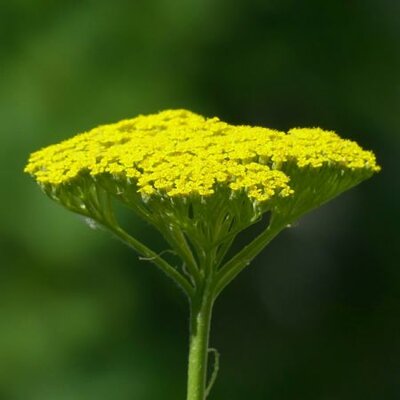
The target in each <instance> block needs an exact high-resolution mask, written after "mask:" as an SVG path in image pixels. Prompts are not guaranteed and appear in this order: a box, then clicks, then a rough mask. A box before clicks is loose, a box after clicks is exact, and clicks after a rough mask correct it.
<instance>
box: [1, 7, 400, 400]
mask: <svg viewBox="0 0 400 400" xmlns="http://www.w3.org/2000/svg"><path fill="white" fill-rule="evenodd" d="M399 16H400V2H398V1H394V0H379V1H378V0H376V1H373V0H358V1H357V0H348V1H338V0H332V1H331V0H327V1H320V0H310V1H308V0H306V1H295V0H246V1H245V0H242V1H233V0H186V1H176V0H151V1H150V0H148V1H132V0H131V1H128V0H126V1H124V0H114V1H106V0H96V1H94V0H93V1H92V0H85V1H79V2H78V1H66V0H64V1H50V0H14V1H10V2H2V5H1V7H0V32H1V34H0V38H1V39H0V55H1V58H0V62H1V64H0V71H1V74H0V123H1V125H0V126H1V146H0V151H1V158H0V162H1V167H0V177H1V204H0V205H1V207H0V218H1V224H0V243H1V259H0V263H1V266H0V399H2V400H3V399H4V400H110V399H113V400H128V399H130V400H131V399H135V400H142V399H143V400H148V399H149V400H154V399H164V400H168V399H171V400H179V399H184V397H185V380H186V375H185V374H186V355H187V354H186V353H187V324H188V314H187V304H186V301H185V299H184V298H183V296H182V295H181V293H180V292H179V290H178V289H177V288H176V287H175V286H174V285H173V284H172V283H171V282H169V281H168V280H167V278H166V277H165V276H163V275H162V274H161V273H160V272H159V271H158V270H156V268H155V267H154V266H152V265H151V264H146V263H144V262H139V261H138V259H137V257H136V256H135V255H134V254H133V253H131V251H130V250H129V249H127V248H125V247H124V246H123V245H122V244H120V243H119V242H117V241H116V240H114V239H111V238H110V237H109V235H107V234H106V233H104V232H102V231H95V230H91V229H90V228H89V227H88V226H86V225H85V223H84V222H83V221H82V220H80V219H79V218H78V217H76V216H75V215H73V214H71V213H68V212H66V211H65V210H63V209H62V208H61V207H59V206H58V205H56V204H53V203H52V202H51V201H50V200H48V199H47V198H46V197H45V196H44V195H43V194H42V193H41V192H40V190H39V189H38V187H36V185H35V184H34V182H33V181H32V180H31V179H30V178H29V177H28V176H25V175H24V174H23V173H22V169H23V167H24V164H25V162H26V159H27V156H28V154H29V153H30V152H31V151H33V150H37V149H38V148H40V147H43V146H45V145H48V144H51V143H55V142H58V141H60V140H62V139H66V138H68V137H70V136H72V135H73V134H75V133H77V132H80V131H83V130H86V129H89V128H91V127H93V126H96V125H98V124H102V123H108V122H114V121H117V120H119V119H122V118H127V117H133V116H136V115H137V114H139V113H152V112H157V111H159V110H162V109H165V108H188V109H191V110H193V111H195V112H198V113H201V114H204V115H207V116H215V115H217V116H219V117H221V118H222V119H225V120H226V121H228V122H231V123H241V124H259V125H264V126H268V127H272V128H276V129H280V130H286V129H288V128H290V127H294V126H321V127H323V128H325V129H332V130H336V131H337V132H339V133H340V134H341V135H342V136H344V137H347V138H351V139H355V140H357V141H358V142H359V143H360V144H361V145H363V146H364V147H366V148H371V149H374V150H375V151H376V153H377V156H378V159H379V161H380V163H381V164H382V166H383V171H382V173H380V174H379V176H376V177H374V178H373V179H371V180H369V181H367V182H365V183H363V184H362V185H360V186H359V187H357V188H355V189H353V190H351V191H350V192H348V193H346V194H344V195H342V196H341V197H339V198H338V199H336V200H334V201H332V202H331V203H330V204H328V205H325V206H324V207H322V208H321V209H319V210H317V211H315V212H313V213H311V214H310V215H308V216H307V217H305V218H303V219H302V220H301V221H300V222H299V223H298V224H297V225H296V226H295V227H293V228H292V229H288V230H287V231H286V232H284V233H283V234H281V235H280V236H279V237H278V238H277V239H275V241H274V242H273V243H272V244H271V245H270V246H269V248H268V249H267V250H266V251H264V253H263V254H262V255H261V256H260V257H258V258H257V259H256V261H255V262H254V263H253V264H252V266H251V267H250V268H248V270H247V271H245V272H244V273H242V275H241V276H240V278H239V279H237V280H236V281H235V282H234V283H233V284H232V285H231V286H230V287H229V288H228V289H227V290H226V291H225V293H224V294H223V296H222V297H221V298H220V299H219V300H218V302H217V304H216V309H215V314H214V321H213V322H214V323H213V329H212V339H211V344H212V345H213V346H215V347H217V348H218V349H219V350H220V352H221V353H222V360H221V371H220V375H219V377H218V381H217V384H216V386H215V388H214V390H213V392H212V394H211V396H210V399H219V400H223V399H229V400H239V399H246V398H251V399H254V400H262V399H279V400H286V399H296V400H302V399H304V400H305V399H307V400H358V399H360V400H378V399H379V400H380V399H385V400H392V399H393V400H395V399H399V398H400V269H399V264H400V263H399V259H400V257H399V256H400V254H399V247H400V245H399V226H400V220H399V205H400V199H399V194H400V190H399V181H400V180H399V172H400V171H399V156H400V151H399V146H400V141H399V132H400V73H399V72H400V17H399ZM131 223H132V225H133V226H134V230H135V232H136V235H137V236H139V237H141V238H142V240H144V241H147V242H149V241H150V242H153V243H155V246H162V244H161V242H159V241H158V239H156V238H157V235H154V233H153V232H152V231H151V230H150V229H149V227H148V226H146V225H144V224H142V223H141V222H140V221H138V220H134V219H132V221H131Z"/></svg>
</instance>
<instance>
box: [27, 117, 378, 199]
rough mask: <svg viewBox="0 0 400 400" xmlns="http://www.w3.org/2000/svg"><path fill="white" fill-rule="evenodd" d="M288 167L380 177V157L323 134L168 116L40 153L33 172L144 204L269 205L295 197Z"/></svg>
mask: <svg viewBox="0 0 400 400" xmlns="http://www.w3.org/2000/svg"><path fill="white" fill-rule="evenodd" d="M287 164H291V165H295V166H297V167H298V168H300V169H301V168H307V167H308V168H311V169H320V168H322V167H324V166H328V167H330V166H331V167H333V168H334V169H340V170H342V171H345V170H351V171H353V172H354V171H357V170H362V171H364V172H370V173H371V174H372V173H373V172H377V171H378V170H379V166H378V165H377V164H376V160H375V156H374V154H373V153H372V152H370V151H365V150H363V149H362V148H361V147H360V146H359V145H358V144H357V143H355V142H352V141H350V140H345V139H341V138H340V137H339V136H338V135H337V134H335V133H334V132H330V131H324V130H322V129H320V128H302V129H299V128H296V129H292V130H290V131H289V132H288V133H284V132H279V131H276V130H272V129H267V128H261V127H251V126H235V125H230V124H227V123H225V122H223V121H220V120H219V119H218V118H208V119H207V118H204V117H202V116H200V115H197V114H194V113H192V112H190V111H186V110H167V111H163V112H160V113H158V114H153V115H148V116H139V117H136V118H133V119H128V120H123V121H120V122H118V123H115V124H110V125H103V126H99V127H97V128H95V129H92V130H90V131H88V132H85V133H82V134H79V135H77V136H75V137H73V138H72V139H69V140H66V141H63V142H61V143H59V144H56V145H52V146H49V147H46V148H44V149H42V150H39V151H37V152H35V153H33V154H32V155H31V157H30V159H29V163H28V165H27V167H26V168H25V171H26V172H28V173H30V174H31V175H32V176H33V177H34V178H35V179H36V180H37V182H38V183H40V184H43V185H51V186H55V187H57V186H59V185H63V184H66V183H73V181H74V179H76V178H77V177H78V176H80V175H82V174H89V175H90V176H91V177H93V178H96V177H97V176H99V175H104V174H109V175H111V176H115V177H117V178H118V179H121V178H122V179H126V180H127V181H128V183H129V182H132V183H135V184H136V185H137V188H138V192H140V193H141V194H142V196H143V197H149V196H157V195H158V196H168V197H176V196H179V197H182V196H183V197H184V196H190V195H192V194H194V195H196V194H198V195H201V196H210V195H212V194H213V193H214V192H215V190H216V187H217V186H218V185H220V186H226V187H228V188H230V189H231V191H233V192H235V191H245V192H246V193H247V195H248V197H249V198H250V199H254V200H257V201H258V202H263V201H267V200H269V199H271V198H273V197H289V196H291V195H292V194H293V187H291V185H290V176H288V174H287V172H286V168H285V166H286V165H287Z"/></svg>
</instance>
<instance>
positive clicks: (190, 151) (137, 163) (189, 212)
mask: <svg viewBox="0 0 400 400" xmlns="http://www.w3.org/2000/svg"><path fill="white" fill-rule="evenodd" d="M379 170H380V167H379V166H378V165H377V163H376V159H375V156H374V154H373V153H372V152H371V151H366V150H363V149H362V148H361V147H360V146H359V145H358V144H357V143H355V142H353V141H350V140H346V139H342V138H340V137H339V136H338V135H337V134H336V133H334V132H331V131H325V130H322V129H320V128H294V129H291V130H289V132H288V133H284V132H280V131H276V130H273V129H268V128H262V127H252V126H237V125H230V124H228V123H226V122H223V121H221V120H219V119H218V118H204V117H202V116H200V115H197V114H194V113H192V112H190V111H186V110H167V111H163V112H160V113H158V114H153V115H147V116H138V117H136V118H133V119H127V120H123V121H120V122H118V123H115V124H110V125H102V126H99V127H97V128H95V129H92V130H90V131H88V132H84V133H81V134H79V135H77V136H75V137H73V138H72V139H69V140H66V141H64V142H61V143H59V144H55V145H52V146H49V147H46V148H44V149H42V150H39V151H37V152H35V153H33V154H32V155H31V156H30V159H29V162H28V164H27V166H26V168H25V172H27V173H29V174H31V175H32V176H33V178H34V179H35V180H36V181H37V182H38V184H39V185H40V186H41V187H42V189H43V190H44V191H45V193H46V194H48V195H49V196H50V197H51V198H52V199H53V200H56V201H57V202H59V203H61V204H62V205H63V206H65V207H66V208H68V209H69V210H71V211H73V212H75V213H78V214H81V215H83V216H85V217H86V218H89V219H90V220H92V221H94V222H96V223H98V224H100V225H102V226H104V227H105V228H107V229H109V230H110V231H111V232H113V233H114V234H115V235H117V236H118V237H119V238H120V239H121V240H123V241H124V242H126V243H127V244H128V245H130V246H131V247H133V248H134V249H135V250H136V251H137V252H139V253H140V254H141V255H143V256H145V257H147V258H148V259H149V260H151V261H153V262H154V263H155V264H156V265H158V266H159V267H160V268H161V269H162V270H163V271H164V272H165V273H166V274H167V275H169V276H170V277H171V278H172V279H174V280H175V281H176V282H177V283H178V284H179V285H180V286H181V288H182V289H183V290H184V292H185V293H186V294H187V295H188V297H189V299H190V301H191V311H192V336H191V347H190V357H189V359H190V362H189V382H188V399H190V400H203V399H204V397H205V392H206V385H205V381H206V378H205V371H206V364H207V362H206V361H207V352H208V331H209V320H210V316H211V309H212V304H213V302H214V300H215V299H216V297H217V296H218V294H219V293H220V292H221V291H222V290H223V288H224V287H225V286H226V285H227V284H228V283H229V282H230V281H231V280H232V279H233V278H234V277H235V276H236V275H237V274H238V273H239V272H240V271H241V270H242V269H243V268H245V267H246V266H247V265H248V264H249V262H250V261H251V260H252V259H253V258H254V257H255V256H256V255H257V254H258V253H259V252H260V251H261V250H262V249H263V248H264V247H265V246H266V244H267V243H268V242H269V241H270V240H271V239H272V238H273V237H275V236H276V235H277V234H278V233H279V232H280V231H281V230H282V229H284V228H285V227H286V226H288V224H290V223H291V222H293V221H294V220H296V219H298V218H299V217H300V216H301V215H303V214H304V213H306V212H308V211H310V210H311V209H313V208H315V207H317V206H319V205H321V204H323V203H325V202H326V201H328V200H330V199H332V198H333V197H335V196H337V195H338V194H340V193H341V192H343V191H345V190H347V189H349V188H351V187H352V186H355V185H357V184H358V183H360V182H361V181H363V180H365V179H367V178H369V177H371V176H372V175H373V174H374V173H376V172H378V171H379ZM114 200H119V201H121V202H122V203H124V204H125V205H127V206H128V207H130V208H131V209H132V210H133V211H134V212H136V213H137V214H138V215H139V216H140V217H142V218H143V219H144V220H146V221H147V222H150V223H151V224H152V225H153V226H154V227H155V228H156V229H158V230H159V231H160V232H161V233H162V234H163V236H164V237H165V239H166V240H167V242H168V243H169V245H170V246H171V247H172V250H173V251H174V252H175V253H176V254H177V255H178V256H179V257H180V258H181V259H182V261H183V263H184V264H183V266H182V267H175V266H172V265H170V264H169V263H168V262H167V261H166V260H165V259H164V258H162V257H161V255H158V254H156V253H154V252H153V251H152V250H151V249H150V248H149V247H147V246H146V245H144V244H143V243H141V242H140V240H138V239H137V238H134V237H132V236H131V235H129V234H128V233H127V232H125V231H124V230H123V229H122V228H121V226H120V224H119V223H118V221H117V219H116V217H115V215H114V210H113V208H114V204H113V202H114ZM266 212H269V213H270V214H271V216H270V219H269V224H268V225H267V226H266V227H265V230H264V232H263V233H262V234H260V235H259V236H258V237H257V238H256V239H255V240H253V241H252V242H251V243H249V245H248V246H246V247H245V248H243V249H242V250H240V251H239V252H238V253H237V254H236V255H235V256H234V257H232V258H231V259H229V260H226V254H227V252H228V250H229V249H230V247H231V245H232V243H233V241H234V239H235V238H236V236H237V235H238V233H239V232H241V231H243V230H244V229H246V228H247V227H249V226H250V225H252V224H254V223H255V222H257V221H259V220H260V218H261V217H262V215H263V214H265V213H266ZM203 318H204V320H203ZM199 324H200V325H199ZM202 324H203V325H204V326H203V325H202ZM202 327H203V328H204V329H205V331H204V332H203V331H202ZM211 384H212V382H211ZM209 389H210V387H209V388H208V391H209Z"/></svg>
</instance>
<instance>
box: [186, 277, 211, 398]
mask: <svg viewBox="0 0 400 400" xmlns="http://www.w3.org/2000/svg"><path fill="white" fill-rule="evenodd" d="M213 303H214V295H213V292H212V290H211V287H210V285H206V287H205V288H204V291H202V292H201V293H200V295H199V296H197V298H195V299H194V301H192V302H191V306H190V344H189V367H188V386H187V398H186V399H187V400H205V398H206V392H207V382H206V381H207V364H208V352H209V349H208V342H209V336H210V324H211V315H212V309H213Z"/></svg>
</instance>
